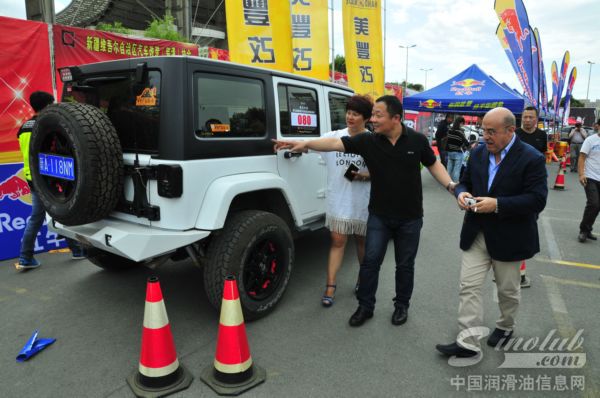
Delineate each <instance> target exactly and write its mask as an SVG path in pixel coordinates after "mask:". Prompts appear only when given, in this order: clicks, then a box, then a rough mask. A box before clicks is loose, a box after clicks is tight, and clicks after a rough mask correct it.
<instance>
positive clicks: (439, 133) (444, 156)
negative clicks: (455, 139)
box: [435, 114, 454, 167]
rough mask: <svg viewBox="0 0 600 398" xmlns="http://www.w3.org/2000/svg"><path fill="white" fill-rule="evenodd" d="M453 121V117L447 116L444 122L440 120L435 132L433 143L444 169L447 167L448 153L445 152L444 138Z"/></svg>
mask: <svg viewBox="0 0 600 398" xmlns="http://www.w3.org/2000/svg"><path fill="white" fill-rule="evenodd" d="M453 120H454V116H452V115H451V114H447V115H446V117H445V118H444V120H442V121H441V122H440V123H439V124H438V127H437V130H436V131H435V142H436V145H437V148H438V152H439V153H440V161H441V162H442V165H443V166H444V167H448V153H447V152H446V147H445V143H446V136H447V135H448V129H449V127H450V125H451V124H452V121H453Z"/></svg>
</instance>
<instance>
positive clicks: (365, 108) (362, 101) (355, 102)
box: [346, 94, 373, 121]
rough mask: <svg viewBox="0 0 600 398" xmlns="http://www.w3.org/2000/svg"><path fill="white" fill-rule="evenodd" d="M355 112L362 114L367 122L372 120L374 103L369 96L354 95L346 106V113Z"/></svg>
mask: <svg viewBox="0 0 600 398" xmlns="http://www.w3.org/2000/svg"><path fill="white" fill-rule="evenodd" d="M347 111H354V112H357V113H360V114H361V115H362V117H363V118H364V119H365V121H368V120H369V119H370V118H371V112H372V111H373V101H372V100H371V97H369V96H368V95H359V94H356V95H353V96H352V97H350V99H349V100H348V103H347V104H346V112H347Z"/></svg>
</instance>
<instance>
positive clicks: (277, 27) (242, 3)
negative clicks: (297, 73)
mask: <svg viewBox="0 0 600 398" xmlns="http://www.w3.org/2000/svg"><path fill="white" fill-rule="evenodd" d="M305 1H306V0H305ZM225 11H226V17H227V42H228V44H229V57H230V59H231V61H233V62H238V63H241V64H247V65H252V66H260V67H263V68H271V69H278V70H281V71H284V72H292V40H291V21H290V2H289V1H282V0H271V1H269V0H226V1H225Z"/></svg>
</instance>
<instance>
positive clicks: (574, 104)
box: [548, 97, 585, 108]
mask: <svg viewBox="0 0 600 398" xmlns="http://www.w3.org/2000/svg"><path fill="white" fill-rule="evenodd" d="M560 106H561V107H562V106H565V97H562V98H561V100H560ZM548 107H549V108H552V107H553V102H552V100H550V101H548ZM571 107H572V108H584V107H585V105H584V103H583V102H581V101H579V100H578V99H575V98H574V97H571Z"/></svg>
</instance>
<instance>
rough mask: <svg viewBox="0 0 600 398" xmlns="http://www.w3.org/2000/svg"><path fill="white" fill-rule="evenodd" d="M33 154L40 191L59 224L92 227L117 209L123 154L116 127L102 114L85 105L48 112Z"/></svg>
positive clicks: (33, 169) (39, 123) (37, 127)
mask: <svg viewBox="0 0 600 398" xmlns="http://www.w3.org/2000/svg"><path fill="white" fill-rule="evenodd" d="M29 148H30V149H29V164H30V167H31V175H32V179H33V185H34V189H35V191H36V192H37V194H38V195H39V197H40V199H41V201H42V203H43V204H44V207H45V209H46V211H47V212H48V214H50V216H52V218H53V219H55V220H56V221H58V222H60V223H62V224H65V225H80V224H86V223H90V222H94V221H97V220H100V219H102V218H104V217H106V216H107V215H108V214H109V213H110V212H111V211H112V210H113V209H114V208H115V206H116V205H117V202H118V201H119V199H120V195H121V192H122V186H123V154H122V150H121V143H120V142H119V137H118V135H117V132H116V130H115V128H114V126H113V125H112V123H111V122H110V119H109V118H108V116H106V115H105V114H104V113H103V112H102V111H101V110H100V109H98V108H96V107H94V106H92V105H88V104H79V103H60V104H54V105H50V106H48V107H46V109H44V110H43V111H42V112H40V114H39V115H38V118H37V123H36V125H35V127H34V130H33V133H32V135H31V141H30V147H29ZM40 164H41V169H40Z"/></svg>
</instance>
